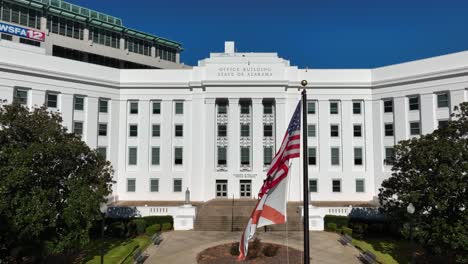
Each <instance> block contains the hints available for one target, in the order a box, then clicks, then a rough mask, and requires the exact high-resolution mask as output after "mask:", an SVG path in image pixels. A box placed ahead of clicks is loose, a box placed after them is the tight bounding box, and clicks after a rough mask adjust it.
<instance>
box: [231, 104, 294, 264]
mask: <svg viewBox="0 0 468 264" xmlns="http://www.w3.org/2000/svg"><path fill="white" fill-rule="evenodd" d="M300 141H301V102H300V101H299V103H298V104H297V106H296V110H295V111H294V114H293V116H292V118H291V121H290V122H289V126H288V129H287V131H286V134H285V135H284V138H283V142H282V143H281V147H280V149H279V150H278V152H276V155H275V157H274V158H273V159H272V161H271V165H270V169H269V170H268V172H267V178H266V179H265V182H264V183H263V185H262V187H261V189H260V192H259V194H258V197H259V199H260V200H259V201H258V202H257V204H256V205H255V208H254V210H253V212H252V214H251V216H250V218H249V221H248V222H247V225H246V227H245V229H244V232H243V233H242V237H241V241H240V243H239V252H240V254H239V259H240V260H245V258H246V257H247V252H248V247H249V240H250V239H252V238H253V236H254V234H255V230H256V229H257V228H258V227H262V226H267V225H273V224H284V223H286V201H287V198H286V196H287V186H288V177H287V176H288V173H289V166H290V160H291V159H293V158H298V157H299V156H300V145H301V143H300Z"/></svg>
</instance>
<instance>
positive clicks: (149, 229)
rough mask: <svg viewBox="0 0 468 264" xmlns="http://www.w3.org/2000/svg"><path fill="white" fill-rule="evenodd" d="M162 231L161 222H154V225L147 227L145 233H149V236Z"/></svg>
mask: <svg viewBox="0 0 468 264" xmlns="http://www.w3.org/2000/svg"><path fill="white" fill-rule="evenodd" d="M159 231H161V225H160V224H154V225H150V226H148V227H147V228H146V230H145V233H146V234H147V235H148V236H152V235H154V234H156V232H159Z"/></svg>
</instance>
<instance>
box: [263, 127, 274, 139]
mask: <svg viewBox="0 0 468 264" xmlns="http://www.w3.org/2000/svg"><path fill="white" fill-rule="evenodd" d="M263 136H264V137H272V136H273V126H272V125H263Z"/></svg>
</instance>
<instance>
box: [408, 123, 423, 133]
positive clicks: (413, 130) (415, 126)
mask: <svg viewBox="0 0 468 264" xmlns="http://www.w3.org/2000/svg"><path fill="white" fill-rule="evenodd" d="M419 134H421V129H420V126H419V122H411V123H410V135H412V136H414V135H419Z"/></svg>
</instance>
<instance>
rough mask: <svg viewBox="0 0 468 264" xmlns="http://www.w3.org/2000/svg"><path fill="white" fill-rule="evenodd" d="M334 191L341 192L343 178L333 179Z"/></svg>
mask: <svg viewBox="0 0 468 264" xmlns="http://www.w3.org/2000/svg"><path fill="white" fill-rule="evenodd" d="M332 191H333V192H341V180H332Z"/></svg>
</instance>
